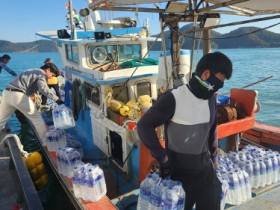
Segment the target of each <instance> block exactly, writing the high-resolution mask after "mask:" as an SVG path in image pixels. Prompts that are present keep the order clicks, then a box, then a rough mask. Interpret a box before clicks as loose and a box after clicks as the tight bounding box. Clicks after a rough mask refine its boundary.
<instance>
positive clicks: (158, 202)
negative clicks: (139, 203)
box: [150, 182, 163, 210]
mask: <svg viewBox="0 0 280 210" xmlns="http://www.w3.org/2000/svg"><path fill="white" fill-rule="evenodd" d="M162 196H163V187H162V184H161V182H159V183H157V184H154V185H153V186H152V189H151V197H150V203H151V204H152V209H153V210H162V208H163V197H162Z"/></svg>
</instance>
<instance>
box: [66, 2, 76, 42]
mask: <svg viewBox="0 0 280 210" xmlns="http://www.w3.org/2000/svg"><path fill="white" fill-rule="evenodd" d="M68 2H69V15H70V26H71V28H70V29H71V39H73V40H76V39H77V33H76V27H75V25H74V21H73V13H72V12H73V7H72V0H69V1H68Z"/></svg>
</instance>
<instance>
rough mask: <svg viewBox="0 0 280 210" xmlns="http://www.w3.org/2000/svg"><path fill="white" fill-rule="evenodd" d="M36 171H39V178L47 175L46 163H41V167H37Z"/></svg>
mask: <svg viewBox="0 0 280 210" xmlns="http://www.w3.org/2000/svg"><path fill="white" fill-rule="evenodd" d="M36 169H37V171H38V174H39V176H42V175H44V174H46V173H47V170H46V167H45V165H44V163H40V164H39V165H37V166H36Z"/></svg>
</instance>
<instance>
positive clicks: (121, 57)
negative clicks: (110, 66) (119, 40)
mask: <svg viewBox="0 0 280 210" xmlns="http://www.w3.org/2000/svg"><path fill="white" fill-rule="evenodd" d="M89 51H90V62H91V63H92V64H102V63H107V62H110V61H112V60H115V56H116V54H117V55H118V59H117V60H116V61H117V62H124V61H128V60H131V59H140V58H141V45H140V44H129V45H99V46H91V47H90V50H89Z"/></svg>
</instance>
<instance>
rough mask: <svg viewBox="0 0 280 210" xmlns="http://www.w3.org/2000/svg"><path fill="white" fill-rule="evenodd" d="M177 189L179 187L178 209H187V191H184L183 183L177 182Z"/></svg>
mask: <svg viewBox="0 0 280 210" xmlns="http://www.w3.org/2000/svg"><path fill="white" fill-rule="evenodd" d="M175 187H177V188H178V191H179V201H178V205H177V209H178V210H183V209H185V202H186V193H185V190H184V188H183V186H182V183H181V182H177V185H176V186H175Z"/></svg>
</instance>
